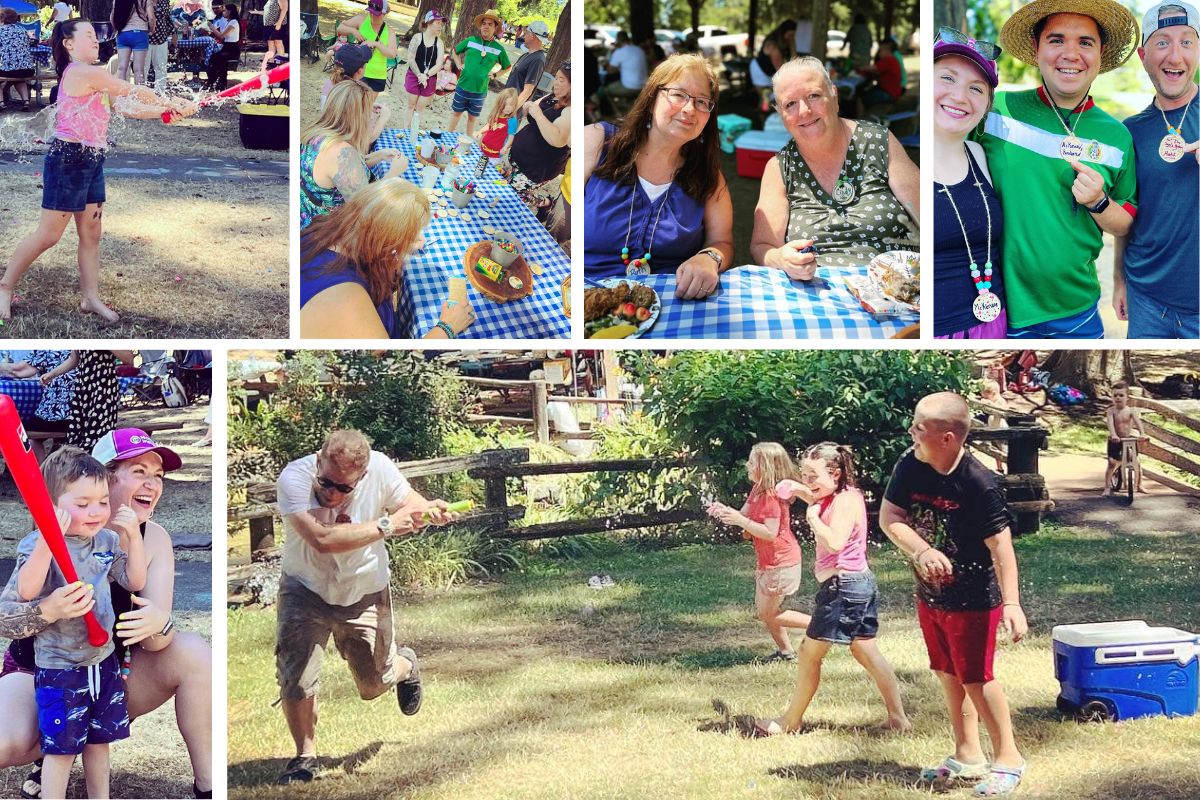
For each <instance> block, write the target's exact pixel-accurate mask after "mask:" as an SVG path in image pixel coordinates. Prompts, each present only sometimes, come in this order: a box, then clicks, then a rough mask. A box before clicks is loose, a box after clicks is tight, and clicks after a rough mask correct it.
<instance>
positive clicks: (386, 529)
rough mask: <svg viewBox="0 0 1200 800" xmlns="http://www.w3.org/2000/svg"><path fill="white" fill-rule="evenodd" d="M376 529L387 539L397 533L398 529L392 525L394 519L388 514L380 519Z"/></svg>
mask: <svg viewBox="0 0 1200 800" xmlns="http://www.w3.org/2000/svg"><path fill="white" fill-rule="evenodd" d="M375 527H376V528H378V529H379V532H380V533H381V534H382V535H383V538H385V539H386V538H387V537H389V536H391V535H392V534H393V533H395V532H396V528H395V527H394V526H393V525H392V518H391V517H389V516H387V515H386V514H385V515H384V516H382V517H380V518H379V520H378V521H377V522H376V523H375Z"/></svg>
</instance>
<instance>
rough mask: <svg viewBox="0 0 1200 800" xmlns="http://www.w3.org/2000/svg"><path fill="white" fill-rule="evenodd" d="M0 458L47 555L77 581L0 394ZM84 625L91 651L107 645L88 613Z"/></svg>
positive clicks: (17, 425) (25, 444) (15, 419)
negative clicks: (48, 549)
mask: <svg viewBox="0 0 1200 800" xmlns="http://www.w3.org/2000/svg"><path fill="white" fill-rule="evenodd" d="M0 455H3V456H4V461H5V462H6V463H7V464H8V469H9V471H10V472H11V473H12V476H13V481H14V482H15V483H16V484H17V489H18V491H20V492H21V497H22V498H23V499H24V500H25V505H27V506H29V513H30V514H32V515H33V521H34V522H36V523H37V526H38V530H40V531H41V532H42V537H43V538H44V539H45V540H46V544H48V545H50V553H51V555H53V556H54V561H55V563H56V564H58V568H59V569H60V570H62V574H63V575H64V576H65V577H66V579H67V582H68V583H74V582H75V581H77V580H79V576H78V574H76V572H75V565H74V564H73V563H71V554H70V552H68V551H67V540H66V539H65V538H63V534H62V529H61V528H59V526H58V517H57V516H56V515H55V513H54V501H52V500H51V499H50V492H48V491H47V490H46V482H45V481H44V480H42V471H41V470H40V469H38V463H37V459H36V458H34V456H33V453H32V452H31V451H30V449H29V438H28V437H27V436H26V435H25V426H24V425H22V424H21V417H20V416H19V415H18V414H17V407H16V406H14V405H13V401H12V398H11V397H9V396H8V395H6V394H0ZM83 621H84V623H85V624H86V625H87V631H88V641H89V642H91V644H92V646H93V647H100V646H101V645H103V644H105V643H106V642H107V641H108V631H106V630H104V628H102V627H101V626H100V621H99V620H98V619H96V615H95V614H93V613H92V612H91V611H89V612H88V613H87V614H85V615H84V617H83Z"/></svg>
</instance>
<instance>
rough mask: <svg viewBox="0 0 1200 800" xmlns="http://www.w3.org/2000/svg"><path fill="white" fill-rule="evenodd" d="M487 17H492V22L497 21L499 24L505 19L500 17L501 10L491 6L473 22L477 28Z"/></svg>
mask: <svg viewBox="0 0 1200 800" xmlns="http://www.w3.org/2000/svg"><path fill="white" fill-rule="evenodd" d="M485 19H490V20H491V21H492V22H495V23H496V24H497V25H503V24H504V20H503V19H501V18H500V12H498V11H496V10H495V9H493V8H489V9H488V10H487V11H485V12H483V13H482V14H480V15H479V16H478V17H476V18H475V21H474V22H473V23H471V24H472V25H474V26H475V27H476V28H478V27H479V24H480V23H481V22H483V21H484V20H485Z"/></svg>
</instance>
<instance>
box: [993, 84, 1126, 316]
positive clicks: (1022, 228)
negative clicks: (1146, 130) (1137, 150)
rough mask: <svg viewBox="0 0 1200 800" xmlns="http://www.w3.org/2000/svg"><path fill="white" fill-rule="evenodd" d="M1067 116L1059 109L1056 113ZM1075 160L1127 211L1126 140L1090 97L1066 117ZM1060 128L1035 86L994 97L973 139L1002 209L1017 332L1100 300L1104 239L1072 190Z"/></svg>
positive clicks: (1010, 306)
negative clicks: (1078, 152)
mask: <svg viewBox="0 0 1200 800" xmlns="http://www.w3.org/2000/svg"><path fill="white" fill-rule="evenodd" d="M1067 114H1068V112H1067V111H1063V117H1064V118H1065V117H1067ZM1070 123H1071V124H1072V125H1073V127H1074V130H1075V136H1076V137H1077V138H1078V139H1079V140H1080V141H1081V142H1082V143H1083V149H1084V154H1083V157H1082V159H1081V163H1083V164H1085V165H1087V166H1089V167H1091V168H1092V169H1094V170H1096V171H1097V172H1099V173H1100V175H1101V177H1103V178H1104V189H1105V192H1106V193H1107V194H1108V195H1109V197H1110V198H1111V199H1112V202H1114V203H1117V204H1119V205H1123V206H1125V207H1126V208H1128V209H1129V210H1130V212H1131V213H1132V212H1133V211H1134V209H1135V204H1136V200H1135V193H1136V173H1135V165H1134V157H1133V137H1132V136H1130V134H1129V130H1128V129H1127V128H1126V127H1125V126H1124V125H1122V124H1121V123H1120V122H1118V121H1117V120H1115V119H1113V118H1112V117H1110V116H1109V115H1108V114H1106V113H1104V112H1103V111H1101V110H1100V109H1099V108H1097V107H1096V106H1095V105H1094V104H1093V103H1092V101H1091V99H1090V98H1089V99H1088V100H1087V102H1086V103H1085V105H1084V109H1083V111H1082V112H1079V113H1078V114H1072V115H1070ZM1066 138H1067V132H1066V130H1065V129H1064V128H1063V123H1062V121H1061V120H1060V119H1059V117H1058V115H1057V114H1055V112H1054V109H1053V108H1051V107H1050V106H1049V104H1048V103H1047V102H1046V101H1045V100H1044V99H1043V95H1042V93H1041V90H1040V89H1030V90H1028V91H1024V92H1001V93H999V94H997V95H996V103H995V106H994V108H993V110H992V112H991V113H990V114H988V117H987V123H986V127H985V129H984V133H983V135H982V136H981V137H980V139H979V141H980V143H981V144H982V145H983V147H984V150H985V151H986V152H987V161H988V169H989V170H990V171H991V173H992V182H993V184H994V185H995V188H996V193H997V194H998V195H999V196H1000V202H1001V205H1002V207H1003V210H1004V242H1003V253H1004V261H1003V264H1004V290H1005V292H1006V294H1007V295H1008V324H1009V327H1013V328H1024V327H1027V326H1029V325H1037V324H1038V323H1041V322H1047V321H1049V320H1055V319H1062V318H1063V317H1069V316H1072V315H1074V314H1079V313H1082V312H1083V311H1085V310H1087V309H1088V308H1090V307H1092V306H1094V305H1095V304H1096V303H1097V301H1098V300H1099V299H1100V281H1099V280H1098V279H1097V277H1096V256H1097V255H1099V253H1100V249H1101V247H1103V233H1102V231H1101V230H1100V227H1099V226H1098V225H1097V224H1096V221H1095V219H1093V217H1092V214H1090V213H1089V212H1088V210H1087V209H1086V208H1083V207H1082V206H1079V205H1077V204H1076V203H1075V202H1074V197H1073V196H1072V194H1071V184H1072V183H1074V181H1075V174H1076V173H1075V170H1074V169H1072V167H1071V164H1070V162H1068V161H1066V160H1065V159H1063V158H1062V157H1061V156H1060V155H1059V146H1060V145H1061V144H1062V142H1063V140H1064V139H1066Z"/></svg>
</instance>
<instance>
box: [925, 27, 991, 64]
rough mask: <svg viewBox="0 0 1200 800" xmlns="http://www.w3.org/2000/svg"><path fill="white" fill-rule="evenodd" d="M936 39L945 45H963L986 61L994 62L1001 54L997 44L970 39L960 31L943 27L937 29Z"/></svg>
mask: <svg viewBox="0 0 1200 800" xmlns="http://www.w3.org/2000/svg"><path fill="white" fill-rule="evenodd" d="M937 38H938V41H941V42H946V43H947V44H965V45H966V46H967V47H969V48H971V49H972V50H974V51H975V52H976V53H979V55H981V56H983V57H984V58H986V59H987V60H988V61H995V60H996V59H997V58H999V57H1000V53H1001V52H1002V51H1001V49H1000V45H998V44H992V43H991V42H983V41H980V40H978V39H972V38H971V37H970V36H967V35H966V34H965V33H963V32H962V31H960V30H957V29H955V28H947V27H946V26H944V25H943V26H942V27H940V28H938V35H937Z"/></svg>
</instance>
